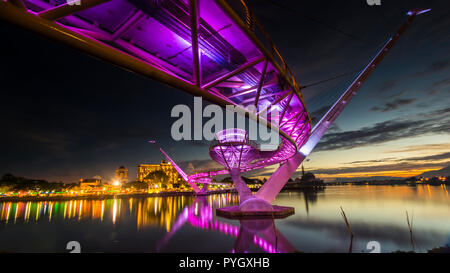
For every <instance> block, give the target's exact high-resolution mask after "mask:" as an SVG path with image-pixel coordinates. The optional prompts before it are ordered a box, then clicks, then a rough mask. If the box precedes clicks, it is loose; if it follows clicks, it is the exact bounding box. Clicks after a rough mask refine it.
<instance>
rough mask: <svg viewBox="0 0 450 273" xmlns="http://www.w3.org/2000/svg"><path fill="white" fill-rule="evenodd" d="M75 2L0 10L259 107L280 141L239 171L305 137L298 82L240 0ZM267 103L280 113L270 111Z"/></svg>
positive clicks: (217, 99)
mask: <svg viewBox="0 0 450 273" xmlns="http://www.w3.org/2000/svg"><path fill="white" fill-rule="evenodd" d="M76 2H77V1H74V2H72V3H67V1H66V0H52V1H49V0H10V1H6V2H5V1H2V2H1V3H0V15H1V16H0V17H3V18H4V19H7V20H9V21H12V22H15V23H17V24H20V25H22V26H25V27H28V28H32V29H33V30H35V31H39V32H41V33H43V34H45V35H47V36H50V37H52V38H55V39H58V40H60V41H62V42H65V43H67V44H69V45H73V46H75V47H77V48H79V49H82V50H84V51H87V52H88V53H89V54H92V55H94V56H97V57H100V58H102V59H106V60H108V61H111V62H113V63H115V64H118V65H121V66H123V67H125V68H126V69H129V70H132V71H135V72H138V73H142V74H146V75H147V76H151V77H152V78H154V79H156V80H160V81H162V82H164V83H167V84H169V85H172V86H174V87H176V88H179V89H182V90H183V91H186V92H189V93H191V94H194V95H197V96H198V95H200V96H203V97H204V98H205V99H207V100H209V101H211V102H213V103H216V104H219V105H221V106H222V107H225V106H226V105H229V104H232V105H239V106H242V107H243V108H245V107H248V106H254V107H256V109H257V110H256V112H254V113H250V114H248V117H250V118H252V119H257V118H258V117H259V115H260V114H261V116H262V117H263V118H262V120H263V121H264V122H265V123H266V125H267V126H268V127H270V128H275V129H279V130H280V135H281V138H282V144H281V145H280V148H279V150H278V152H277V153H275V154H274V155H273V156H271V157H270V158H266V159H263V160H260V161H258V162H255V164H251V165H250V166H249V167H246V169H245V170H242V171H247V170H250V169H255V168H262V167H265V166H268V165H272V164H276V163H280V162H282V161H284V160H286V159H288V158H290V157H292V156H293V155H294V154H295V153H296V152H297V150H298V149H299V148H300V147H301V146H302V145H303V144H304V143H305V142H306V141H307V139H308V137H309V135H310V131H311V125H310V118H309V114H308V112H307V110H306V108H305V106H304V102H303V98H302V95H301V92H300V87H299V85H298V84H297V83H296V81H295V79H294V77H293V74H292V73H291V71H290V70H289V68H288V66H287V65H286V63H285V61H284V59H283V58H282V57H281V55H280V54H279V51H278V50H277V48H276V47H275V46H274V45H273V43H272V41H271V40H270V38H269V36H268V35H267V33H266V32H265V31H264V30H263V29H262V27H261V25H260V24H259V23H258V21H257V20H256V19H255V18H254V16H253V15H252V13H251V11H250V10H249V9H248V8H247V6H246V5H245V3H244V2H243V1H239V0H236V1H232V0H230V1H225V0H164V1H158V0H147V1H144V0H81V2H80V5H77V3H76ZM56 32H57V33H56ZM125 58H128V59H126V60H124V59H125ZM137 62H139V63H137ZM137 64H139V65H137ZM144 70H145V71H150V72H148V73H143V72H142V71H144ZM155 71H156V72H155ZM275 109H276V110H277V111H279V113H280V115H279V116H278V117H276V118H275V117H274V118H272V117H271V115H270V113H271V112H272V111H273V110H275ZM267 113H269V116H268V117H266V118H264V115H263V114H267Z"/></svg>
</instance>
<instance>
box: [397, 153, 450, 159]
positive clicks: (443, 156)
mask: <svg viewBox="0 0 450 273" xmlns="http://www.w3.org/2000/svg"><path fill="white" fill-rule="evenodd" d="M444 159H450V152H448V153H441V154H436V155H430V156H418V157H408V158H404V159H402V161H434V160H444Z"/></svg>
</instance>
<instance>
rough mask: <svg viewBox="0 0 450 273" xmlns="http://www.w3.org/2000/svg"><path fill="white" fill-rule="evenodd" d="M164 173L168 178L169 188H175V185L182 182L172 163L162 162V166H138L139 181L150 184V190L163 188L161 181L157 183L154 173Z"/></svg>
mask: <svg viewBox="0 0 450 273" xmlns="http://www.w3.org/2000/svg"><path fill="white" fill-rule="evenodd" d="M158 171H160V172H163V173H164V174H165V175H166V176H167V178H168V181H167V185H166V186H167V188H173V186H174V184H179V183H180V182H181V177H179V175H178V172H177V171H176V170H175V168H174V167H173V166H172V163H170V162H166V161H165V160H161V163H160V164H140V165H139V166H138V172H137V181H139V182H146V183H149V186H150V188H152V187H155V186H157V188H158V187H159V188H160V187H161V186H162V185H161V183H160V181H155V179H154V177H153V176H152V173H155V172H158Z"/></svg>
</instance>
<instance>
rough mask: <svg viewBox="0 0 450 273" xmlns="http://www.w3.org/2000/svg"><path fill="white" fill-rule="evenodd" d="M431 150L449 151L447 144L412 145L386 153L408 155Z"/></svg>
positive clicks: (449, 147) (449, 145) (449, 146)
mask: <svg viewBox="0 0 450 273" xmlns="http://www.w3.org/2000/svg"><path fill="white" fill-rule="evenodd" d="M432 150H434V151H435V150H438V151H442V150H450V144H449V143H445V144H423V145H412V146H407V147H403V148H400V149H396V150H392V151H389V152H388V153H409V152H422V151H426V152H429V151H432Z"/></svg>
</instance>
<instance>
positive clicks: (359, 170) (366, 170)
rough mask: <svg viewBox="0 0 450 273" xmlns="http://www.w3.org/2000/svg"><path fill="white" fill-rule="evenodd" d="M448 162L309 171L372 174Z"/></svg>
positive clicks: (331, 173)
mask: <svg viewBox="0 0 450 273" xmlns="http://www.w3.org/2000/svg"><path fill="white" fill-rule="evenodd" d="M449 164H450V161H446V162H442V163H433V162H431V163H411V162H401V163H395V164H382V165H375V166H356V167H344V168H329V169H315V170H311V171H312V172H313V173H315V174H327V175H335V174H344V173H373V172H389V171H398V170H414V169H421V168H430V169H431V168H442V167H444V166H448V165H449Z"/></svg>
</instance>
